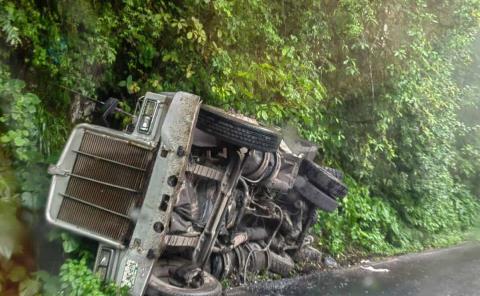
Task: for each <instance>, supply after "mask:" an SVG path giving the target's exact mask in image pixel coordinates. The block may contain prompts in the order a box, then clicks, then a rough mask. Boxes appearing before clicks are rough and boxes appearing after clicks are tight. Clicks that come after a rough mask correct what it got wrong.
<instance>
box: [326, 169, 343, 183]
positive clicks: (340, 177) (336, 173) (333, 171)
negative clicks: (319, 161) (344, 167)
mask: <svg viewBox="0 0 480 296" xmlns="http://www.w3.org/2000/svg"><path fill="white" fill-rule="evenodd" d="M323 169H325V170H326V171H327V172H328V173H330V175H332V176H334V177H335V178H337V179H338V180H340V181H343V173H342V172H341V171H339V170H336V169H334V168H329V167H323Z"/></svg>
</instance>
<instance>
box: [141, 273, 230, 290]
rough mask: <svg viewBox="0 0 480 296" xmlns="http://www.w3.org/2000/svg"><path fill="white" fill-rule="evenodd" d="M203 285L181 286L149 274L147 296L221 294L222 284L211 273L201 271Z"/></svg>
mask: <svg viewBox="0 0 480 296" xmlns="http://www.w3.org/2000/svg"><path fill="white" fill-rule="evenodd" d="M202 276H203V285H201V286H200V287H198V288H181V287H177V286H174V285H172V284H170V283H169V282H168V278H159V277H156V276H155V275H153V274H152V275H151V276H150V280H149V282H148V287H147V291H146V292H145V295H147V296H218V295H221V294H222V285H221V284H220V282H219V281H218V280H217V279H216V278H215V277H213V275H211V274H209V273H207V272H202Z"/></svg>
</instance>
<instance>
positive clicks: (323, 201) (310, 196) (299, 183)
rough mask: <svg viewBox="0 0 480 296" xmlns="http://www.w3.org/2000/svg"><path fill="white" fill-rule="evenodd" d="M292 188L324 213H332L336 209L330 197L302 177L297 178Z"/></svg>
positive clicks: (336, 205) (334, 202)
mask: <svg viewBox="0 0 480 296" xmlns="http://www.w3.org/2000/svg"><path fill="white" fill-rule="evenodd" d="M293 188H294V189H295V191H297V192H298V193H300V195H301V196H303V198H305V199H306V200H308V201H309V202H311V203H312V204H314V205H315V206H317V207H318V208H320V209H322V210H324V211H326V212H333V211H335V209H336V208H337V207H338V203H337V202H336V201H335V200H334V199H333V198H332V197H330V196H328V195H327V194H326V193H325V192H323V191H321V190H320V189H318V188H317V187H315V186H314V185H313V184H311V183H310V182H308V181H307V180H306V179H305V178H304V177H302V176H298V177H297V179H296V180H295V184H294V185H293Z"/></svg>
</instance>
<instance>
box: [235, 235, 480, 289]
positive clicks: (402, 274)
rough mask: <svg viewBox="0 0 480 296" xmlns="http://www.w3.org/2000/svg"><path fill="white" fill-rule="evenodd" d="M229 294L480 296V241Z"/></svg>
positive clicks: (264, 284)
mask: <svg viewBox="0 0 480 296" xmlns="http://www.w3.org/2000/svg"><path fill="white" fill-rule="evenodd" d="M227 295H272V296H273V295H275V296H281V295H285V296H287V295H288V296H289V295H302V296H313V295H315V296H316V295H322V296H327V295H393V296H396V295H398V296H405V295H421V296H430V295H432V296H443V295H445V296H447V295H451V296H467V295H480V244H479V243H467V244H464V245H461V246H457V247H452V248H448V249H441V250H435V251H431V252H425V253H419V254H409V255H404V256H399V257H394V258H391V259H389V260H388V261H384V262H378V263H364V264H361V265H360V266H356V267H353V268H349V269H339V270H335V271H327V272H320V273H317V274H313V275H309V276H305V277H300V278H296V279H286V280H280V281H271V282H265V283H260V284H256V285H253V286H249V287H241V288H237V289H234V290H231V291H229V292H227Z"/></svg>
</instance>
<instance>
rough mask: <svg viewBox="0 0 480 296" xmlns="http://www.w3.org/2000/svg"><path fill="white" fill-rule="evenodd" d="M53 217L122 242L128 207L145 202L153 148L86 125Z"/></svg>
mask: <svg viewBox="0 0 480 296" xmlns="http://www.w3.org/2000/svg"><path fill="white" fill-rule="evenodd" d="M73 152H74V153H75V155H76V159H75V164H74V166H73V169H72V172H71V173H70V180H69V182H68V185H67V189H66V191H65V193H64V194H62V196H63V197H64V198H63V202H62V204H61V206H60V210H59V213H58V216H57V218H58V219H60V220H63V221H66V222H68V223H70V224H73V225H76V226H77V227H80V228H81V229H84V230H86V231H88V232H91V233H94V234H97V235H100V236H105V237H106V238H108V239H111V240H115V241H118V242H120V243H123V242H124V241H126V240H128V239H129V236H130V235H131V232H132V231H133V227H134V224H133V221H132V219H131V216H130V215H131V214H132V211H133V210H134V209H135V208H136V207H140V206H141V204H142V203H143V195H144V192H145V189H146V188H145V187H146V184H147V181H148V180H147V178H148V171H149V167H150V165H151V163H152V160H153V157H154V153H153V151H151V150H148V149H145V148H142V147H139V146H135V145H133V144H132V143H130V142H129V141H126V140H123V139H120V138H115V137H111V136H106V135H102V134H99V133H96V132H93V131H89V130H86V131H85V133H84V135H83V139H82V141H81V143H80V147H79V148H78V150H75V151H73Z"/></svg>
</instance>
